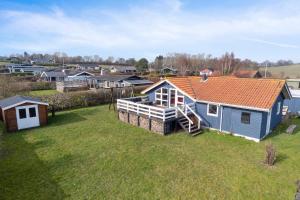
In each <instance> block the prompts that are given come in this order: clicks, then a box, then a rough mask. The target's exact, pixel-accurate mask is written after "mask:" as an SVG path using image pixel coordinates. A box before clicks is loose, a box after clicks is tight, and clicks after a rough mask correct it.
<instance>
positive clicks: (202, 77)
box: [200, 73, 208, 82]
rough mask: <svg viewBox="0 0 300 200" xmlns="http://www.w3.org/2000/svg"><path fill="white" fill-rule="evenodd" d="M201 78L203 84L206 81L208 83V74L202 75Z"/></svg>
mask: <svg viewBox="0 0 300 200" xmlns="http://www.w3.org/2000/svg"><path fill="white" fill-rule="evenodd" d="M200 76H201V82H205V81H207V78H208V77H207V74H206V73H203V74H202V75H200Z"/></svg>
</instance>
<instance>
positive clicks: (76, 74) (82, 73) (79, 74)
mask: <svg viewBox="0 0 300 200" xmlns="http://www.w3.org/2000/svg"><path fill="white" fill-rule="evenodd" d="M83 73H86V74H89V75H91V76H95V75H94V74H92V73H90V72H87V71H83V72H79V73H77V74H74V75H71V76H68V77H75V76H79V75H80V74H83Z"/></svg>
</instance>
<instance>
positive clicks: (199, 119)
mask: <svg viewBox="0 0 300 200" xmlns="http://www.w3.org/2000/svg"><path fill="white" fill-rule="evenodd" d="M190 105H191V106H194V105H195V104H186V105H185V110H186V113H188V110H189V111H190V112H191V113H193V114H194V115H195V116H196V118H197V119H198V128H200V122H201V121H202V118H201V117H200V116H199V115H198V114H197V113H196V112H195V111H194V110H193V109H192V108H191V107H190Z"/></svg>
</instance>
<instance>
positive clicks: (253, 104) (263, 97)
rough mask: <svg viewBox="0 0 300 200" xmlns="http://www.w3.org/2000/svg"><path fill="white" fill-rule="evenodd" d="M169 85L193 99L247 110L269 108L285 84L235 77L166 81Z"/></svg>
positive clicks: (272, 80) (282, 82)
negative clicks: (247, 108)
mask: <svg viewBox="0 0 300 200" xmlns="http://www.w3.org/2000/svg"><path fill="white" fill-rule="evenodd" d="M167 80H168V81H169V82H171V83H172V84H173V85H175V86H176V87H178V88H179V89H181V90H182V91H183V92H185V93H186V94H188V95H189V96H191V97H192V98H194V99H197V100H199V101H208V102H215V103H221V104H228V105H236V106H243V107H250V108H261V109H270V108H271V107H272V106H273V104H274V102H275V101H276V99H277V97H278V95H279V94H280V92H281V91H282V89H283V87H284V85H285V81H284V80H276V79H249V78H235V77H226V76H223V77H209V78H208V80H206V81H202V80H201V78H200V77H174V78H167Z"/></svg>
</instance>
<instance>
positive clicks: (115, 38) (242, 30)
mask: <svg viewBox="0 0 300 200" xmlns="http://www.w3.org/2000/svg"><path fill="white" fill-rule="evenodd" d="M282 2H285V3H282ZM291 8H293V12H291V10H290V9H291ZM1 18H2V20H1ZM0 21H2V23H3V25H2V27H3V29H1V30H0V34H3V35H5V34H10V33H13V35H14V36H15V42H13V41H14V40H10V41H6V42H4V43H3V42H2V43H3V44H4V45H5V46H6V47H11V48H15V49H29V50H32V51H43V50H45V51H51V50H59V49H67V48H78V49H80V48H92V49H109V50H114V49H116V50H119V49H125V50H127V51H145V52H151V51H152V52H153V49H161V50H162V51H164V50H165V49H168V50H170V49H171V50H173V51H177V50H178V49H180V47H181V46H185V47H189V46H190V47H191V48H195V46H197V45H198V46H201V44H202V43H204V42H205V43H209V42H215V43H216V42H218V41H226V40H228V39H231V40H238V38H248V39H247V40H248V41H250V42H258V43H261V44H266V45H273V46H275V47H278V48H298V47H299V44H281V43H280V42H278V41H282V40H280V38H289V37H296V36H298V35H299V34H300V7H299V6H298V2H296V1H293V0H291V1H281V2H280V3H278V4H275V5H272V6H265V7H259V8H255V7H252V8H249V9H248V10H245V11H243V12H236V11H235V10H234V11H232V12H230V11H228V12H226V15H225V13H218V14H217V15H213V14H201V12H190V11H189V10H185V9H184V6H183V3H182V1H179V0H163V1H162V3H161V4H159V3H157V4H149V5H147V6H133V7H130V9H128V10H122V11H120V10H103V9H101V10H97V9H94V10H89V11H84V10H83V11H81V12H79V11H78V13H77V15H76V16H73V15H69V14H67V13H66V12H64V11H63V10H62V9H61V8H58V7H54V8H53V10H52V11H51V12H33V11H32V12H31V11H19V10H6V11H1V12H0ZM270 37H271V38H275V39H276V40H273V39H272V40H273V42H270V41H265V40H264V38H270ZM20 38H22V39H20ZM251 38H252V39H251ZM253 38H255V39H253ZM245 41H246V40H245ZM298 42H299V41H298ZM174 46H176V48H173V47H174ZM165 53H167V52H165Z"/></svg>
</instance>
